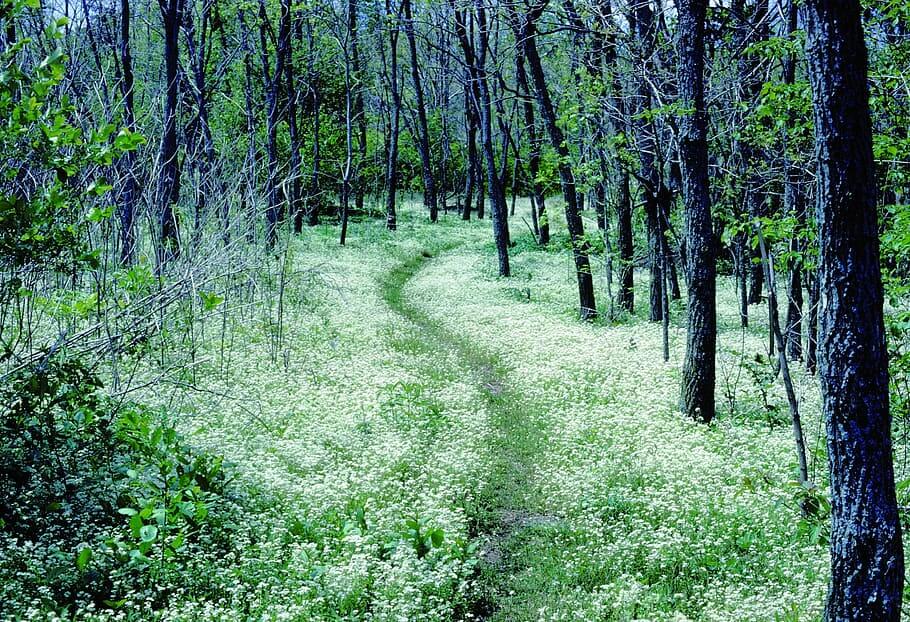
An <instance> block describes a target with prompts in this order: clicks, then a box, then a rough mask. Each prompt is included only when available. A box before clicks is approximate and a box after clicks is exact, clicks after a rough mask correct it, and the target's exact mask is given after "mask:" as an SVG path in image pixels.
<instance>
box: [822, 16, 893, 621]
mask: <svg viewBox="0 0 910 622" xmlns="http://www.w3.org/2000/svg"><path fill="white" fill-rule="evenodd" d="M861 10H862V9H861V6H860V3H859V2H858V0H850V1H844V2H835V1H833V0H808V1H807V2H806V33H807V58H808V64H809V81H810V83H811V85H812V94H813V100H814V105H813V109H814V119H815V136H816V139H815V144H816V150H817V154H818V168H817V171H818V203H817V213H816V218H817V221H818V248H819V254H820V256H819V280H820V290H821V298H822V300H823V304H822V307H821V312H820V318H819V368H818V369H819V376H820V378H821V386H822V400H823V409H824V417H825V425H826V429H827V434H828V467H829V471H830V477H831V501H832V503H831V586H830V592H829V597H828V604H827V608H826V616H825V617H826V619H827V620H832V621H834V620H837V621H840V620H856V621H859V620H882V621H888V620H895V621H896V620H899V619H900V617H901V616H900V612H901V599H902V592H903V587H904V555H903V545H902V541H901V526H900V520H899V517H898V512H897V502H896V499H895V491H894V471H893V466H892V457H891V415H890V412H889V392H888V391H889V389H888V354H887V350H886V347H885V327H884V318H883V303H884V301H883V292H882V279H881V269H880V263H879V261H880V257H879V238H878V218H877V212H876V183H875V176H874V168H873V154H872V126H871V120H870V115H869V91H868V86H867V84H868V83H867V54H866V46H865V42H864V39H863V26H862V17H861Z"/></svg>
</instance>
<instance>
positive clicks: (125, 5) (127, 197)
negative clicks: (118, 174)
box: [4, 0, 139, 265]
mask: <svg viewBox="0 0 910 622" xmlns="http://www.w3.org/2000/svg"><path fill="white" fill-rule="evenodd" d="M4 6H6V2H4ZM120 65H121V71H122V73H123V79H122V80H121V81H120V92H121V93H122V95H123V123H124V125H125V126H126V129H128V130H129V131H131V132H135V131H136V109H135V105H134V100H135V98H134V84H135V79H134V75H133V55H132V52H131V48H130V0H120ZM120 162H121V169H122V171H123V173H122V174H123V176H124V181H123V190H122V192H121V194H120V208H119V210H118V211H119V214H118V216H119V218H118V220H119V221H120V263H122V264H124V265H129V264H131V263H133V260H134V259H135V256H136V231H135V224H134V223H135V220H136V200H137V198H138V192H139V188H138V184H137V183H136V171H135V168H136V156H135V152H133V151H128V152H127V153H125V154H124V155H123V157H122V158H121V160H120Z"/></svg>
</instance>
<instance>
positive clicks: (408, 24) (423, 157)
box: [401, 0, 439, 222]
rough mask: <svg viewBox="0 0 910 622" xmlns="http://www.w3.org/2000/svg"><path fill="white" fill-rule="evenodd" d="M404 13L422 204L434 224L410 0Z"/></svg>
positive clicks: (433, 192)
mask: <svg viewBox="0 0 910 622" xmlns="http://www.w3.org/2000/svg"><path fill="white" fill-rule="evenodd" d="M401 8H402V11H403V13H404V34H405V37H406V38H407V40H408V51H409V52H410V54H411V82H412V83H413V85H414V101H415V107H416V108H417V150H418V151H419V152H420V167H421V174H422V176H423V204H424V205H425V206H426V207H427V209H428V210H429V211H430V222H436V220H437V218H438V214H439V206H438V204H437V199H436V180H435V178H434V176H433V163H432V153H431V152H430V129H429V125H428V123H427V106H426V103H425V101H424V93H423V84H422V82H421V78H420V59H419V57H418V56H417V37H416V34H415V28H414V16H413V11H412V10H411V0H402V1H401Z"/></svg>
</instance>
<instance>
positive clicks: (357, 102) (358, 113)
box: [348, 0, 367, 212]
mask: <svg viewBox="0 0 910 622" xmlns="http://www.w3.org/2000/svg"><path fill="white" fill-rule="evenodd" d="M357 10H358V8H357V0H348V37H349V38H350V40H351V64H352V65H353V67H352V69H353V74H354V120H355V122H356V123H357V161H356V162H355V166H354V177H353V179H354V207H355V208H356V209H357V211H358V212H363V197H364V192H365V190H366V189H365V187H364V183H363V174H362V169H363V165H364V163H365V162H366V159H367V117H366V111H365V110H364V105H363V86H364V84H363V68H362V67H361V66H360V45H359V42H358V34H359V33H358V32H357Z"/></svg>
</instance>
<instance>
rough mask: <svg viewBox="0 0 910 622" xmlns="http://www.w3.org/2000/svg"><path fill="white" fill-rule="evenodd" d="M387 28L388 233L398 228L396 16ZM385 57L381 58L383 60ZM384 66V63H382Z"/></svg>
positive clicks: (387, 8) (387, 6)
mask: <svg viewBox="0 0 910 622" xmlns="http://www.w3.org/2000/svg"><path fill="white" fill-rule="evenodd" d="M385 11H386V15H387V16H388V17H389V18H390V19H392V8H391V3H390V0H386V2H385ZM392 21H393V23H392V25H391V26H390V27H389V70H388V73H389V77H388V80H389V91H390V97H391V100H392V110H391V112H390V122H389V143H388V150H387V153H386V156H387V157H386V169H385V185H386V204H385V225H386V228H387V229H388V230H389V231H395V229H397V228H398V215H397V210H396V205H395V202H396V198H397V193H398V137H399V135H400V134H401V88H400V87H399V85H398V33H399V30H398V28H399V20H398V16H397V15H396V16H395V18H394V19H392ZM384 59H385V57H383V60H384ZM383 64H384V63H383Z"/></svg>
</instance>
